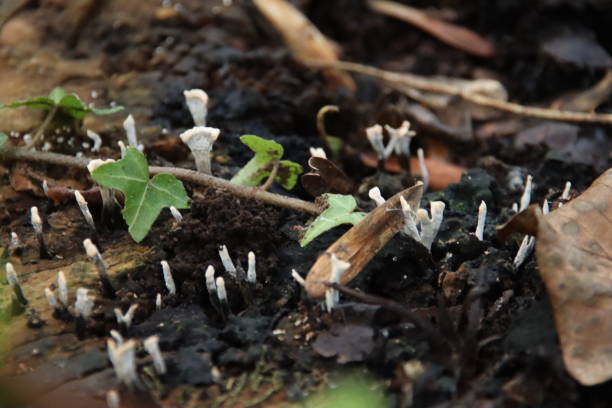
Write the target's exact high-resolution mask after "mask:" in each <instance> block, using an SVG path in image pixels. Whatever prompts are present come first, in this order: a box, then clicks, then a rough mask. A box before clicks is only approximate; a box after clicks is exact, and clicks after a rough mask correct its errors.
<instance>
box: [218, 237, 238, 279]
mask: <svg viewBox="0 0 612 408" xmlns="http://www.w3.org/2000/svg"><path fill="white" fill-rule="evenodd" d="M219 257H220V258H221V263H222V264H223V268H225V271H226V272H227V273H229V274H230V276H231V277H232V278H234V279H236V267H235V266H234V262H232V258H230V256H229V252H228V251H227V247H226V246H225V245H221V247H220V248H219Z"/></svg>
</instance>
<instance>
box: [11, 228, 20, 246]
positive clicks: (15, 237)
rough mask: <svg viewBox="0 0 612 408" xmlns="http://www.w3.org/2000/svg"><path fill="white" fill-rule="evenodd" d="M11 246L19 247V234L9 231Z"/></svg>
mask: <svg viewBox="0 0 612 408" xmlns="http://www.w3.org/2000/svg"><path fill="white" fill-rule="evenodd" d="M10 246H11V248H17V247H19V235H17V233H16V232H14V231H13V232H11V243H10Z"/></svg>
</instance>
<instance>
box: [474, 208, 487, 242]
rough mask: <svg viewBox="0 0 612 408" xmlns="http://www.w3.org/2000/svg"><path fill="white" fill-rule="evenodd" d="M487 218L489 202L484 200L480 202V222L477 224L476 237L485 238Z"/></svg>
mask: <svg viewBox="0 0 612 408" xmlns="http://www.w3.org/2000/svg"><path fill="white" fill-rule="evenodd" d="M486 220H487V203H485V202H484V201H481V202H480V206H479V207H478V224H476V238H478V239H479V240H481V241H482V240H483V239H484V229H485V223H486Z"/></svg>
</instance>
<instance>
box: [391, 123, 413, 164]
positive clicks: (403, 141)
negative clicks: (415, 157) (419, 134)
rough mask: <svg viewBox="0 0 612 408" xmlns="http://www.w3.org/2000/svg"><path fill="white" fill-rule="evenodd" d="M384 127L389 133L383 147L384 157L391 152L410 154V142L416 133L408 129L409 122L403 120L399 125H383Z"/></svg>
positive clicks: (401, 154)
mask: <svg viewBox="0 0 612 408" xmlns="http://www.w3.org/2000/svg"><path fill="white" fill-rule="evenodd" d="M385 129H386V130H387V132H388V133H389V143H387V147H386V148H385V158H387V157H389V156H390V155H391V153H392V152H395V154H397V155H398V156H406V157H408V156H410V143H411V142H412V138H413V137H414V136H415V135H416V133H415V132H414V131H412V130H410V122H408V121H407V120H405V121H403V122H402V124H401V125H400V127H398V128H392V127H391V126H389V125H385Z"/></svg>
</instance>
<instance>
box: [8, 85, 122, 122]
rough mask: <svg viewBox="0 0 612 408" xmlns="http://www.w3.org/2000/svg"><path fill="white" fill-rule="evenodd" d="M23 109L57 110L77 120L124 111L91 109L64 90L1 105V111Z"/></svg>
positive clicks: (57, 89) (117, 109) (116, 108)
mask: <svg viewBox="0 0 612 408" xmlns="http://www.w3.org/2000/svg"><path fill="white" fill-rule="evenodd" d="M21 107H27V108H35V109H45V110H49V111H50V110H53V109H54V108H57V109H58V110H61V111H62V112H64V113H66V114H68V115H70V116H72V117H73V118H75V119H83V118H84V117H85V115H87V114H88V113H93V114H96V115H110V114H111V113H115V112H119V111H120V110H122V109H123V106H115V107H112V108H106V109H97V108H90V107H89V106H87V105H86V104H85V103H84V102H83V101H81V99H80V98H79V97H78V95H77V94H73V93H67V92H66V91H65V90H64V89H63V88H55V89H53V90H52V91H51V92H50V93H49V96H36V97H34V98H30V99H25V100H23V101H18V102H13V103H10V104H7V105H0V109H6V108H11V109H12V108H21Z"/></svg>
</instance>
